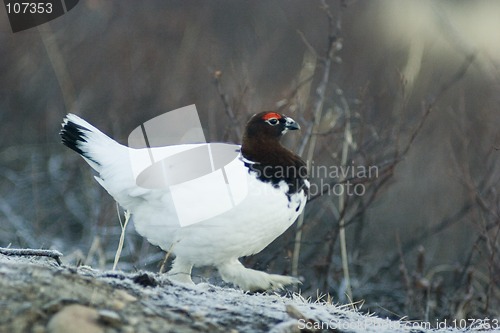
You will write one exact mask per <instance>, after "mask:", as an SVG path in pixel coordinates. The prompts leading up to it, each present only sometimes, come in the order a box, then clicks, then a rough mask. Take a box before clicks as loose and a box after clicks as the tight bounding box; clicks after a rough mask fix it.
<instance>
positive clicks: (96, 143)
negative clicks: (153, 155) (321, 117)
mask: <svg viewBox="0 0 500 333" xmlns="http://www.w3.org/2000/svg"><path fill="white" fill-rule="evenodd" d="M299 128H300V127H299V125H298V124H297V123H296V122H295V121H294V120H293V119H292V118H290V117H287V116H285V115H282V114H280V113H277V112H261V113H258V114H255V115H254V116H252V117H251V119H250V120H249V121H248V123H247V124H246V127H245V132H244V135H243V140H242V145H241V149H240V150H239V152H237V154H238V155H237V158H236V159H235V162H234V163H233V166H232V167H233V168H235V170H236V171H237V172H240V173H242V174H243V175H244V177H245V178H246V185H245V186H247V192H246V196H245V198H244V199H243V200H242V201H241V202H239V203H238V204H237V205H235V206H234V207H233V208H232V209H230V210H228V211H225V212H223V213H221V214H218V215H216V216H214V217H211V218H208V219H206V220H203V221H199V222H198V223H193V224H190V225H187V226H181V225H179V222H178V219H176V211H175V205H174V203H173V202H172V195H171V193H170V191H169V188H168V187H165V188H158V189H148V188H143V187H141V186H139V185H137V181H136V178H135V177H134V174H133V172H132V167H131V162H130V156H132V155H134V153H137V152H140V151H138V150H134V149H132V148H129V147H127V146H124V145H121V144H119V143H117V142H116V141H114V140H113V139H111V138H109V137H108V136H106V135H105V134H104V133H102V132H101V131H99V130H98V129H97V128H95V127H94V126H92V125H90V124H89V123H88V122H86V121H85V120H83V119H81V118H80V117H78V116H76V115H74V114H68V115H67V116H66V118H65V119H64V122H63V124H62V130H61V132H60V135H61V137H62V142H63V144H64V145H66V146H67V147H69V148H71V149H72V150H74V151H76V152H77V153H79V154H80V155H81V156H82V157H83V158H84V159H85V161H87V163H88V164H89V165H90V166H91V167H92V168H93V169H94V170H95V171H96V172H97V174H98V175H97V176H96V177H95V178H96V180H97V181H98V182H99V184H101V185H102V187H104V188H105V189H106V190H107V191H108V193H109V194H110V195H111V196H113V198H114V199H115V200H116V201H117V202H118V203H119V204H120V205H121V206H122V207H123V208H124V209H126V210H128V211H129V212H130V213H131V214H132V218H133V221H134V226H135V229H136V230H137V232H138V233H139V234H140V235H142V236H143V237H146V238H147V239H148V241H149V242H151V243H152V244H155V245H158V246H159V247H160V248H162V249H163V250H164V251H171V253H173V254H174V255H175V257H176V258H175V260H174V262H173V265H172V268H171V269H170V271H169V272H168V273H167V276H168V277H169V278H170V279H173V280H177V281H181V282H189V283H192V280H191V269H192V267H193V266H215V267H216V268H217V269H218V271H219V273H220V275H221V276H222V278H223V279H224V280H225V281H226V282H230V283H233V284H234V285H236V286H238V287H240V288H241V289H243V290H249V291H256V290H272V289H279V288H282V287H283V286H285V285H289V284H292V283H297V282H299V281H298V280H297V279H296V278H294V277H289V276H283V275H277V274H268V273H265V272H262V271H257V270H253V269H249V268H245V267H244V266H243V265H242V264H241V263H240V261H239V260H238V258H240V257H243V256H248V255H252V254H255V253H258V252H260V251H262V250H263V249H264V248H265V247H266V246H267V245H269V244H270V243H271V242H272V241H273V240H274V239H276V238H277V237H278V236H279V235H281V234H282V233H283V232H284V231H285V230H287V229H288V227H290V226H291V225H292V224H293V222H294V221H295V220H296V219H297V217H298V216H299V215H300V214H301V213H302V211H303V209H304V206H305V204H306V201H307V192H308V189H309V182H308V180H307V174H306V173H307V172H306V165H305V163H304V161H303V160H302V159H301V158H300V157H299V156H297V155H296V154H294V153H293V152H291V151H290V150H288V149H286V148H285V147H283V146H282V145H281V143H280V138H281V137H282V135H283V134H285V133H286V132H287V131H288V130H297V129H299ZM193 145H194V146H199V145H200V144H196V145H195V144H193ZM201 145H203V144H201ZM186 146H189V145H186ZM178 148H186V147H180V145H179V146H168V147H160V148H150V149H153V150H158V149H163V150H164V151H167V152H168V151H169V150H172V151H174V150H176V149H178ZM144 149H147V148H144ZM197 191H201V192H202V193H196V195H197V197H200V195H201V197H202V198H203V197H206V198H208V197H210V196H213V194H212V193H211V189H210V186H204V187H203V188H202V189H201V190H200V189H199V188H198V189H197ZM192 209H193V210H196V209H197V207H192Z"/></svg>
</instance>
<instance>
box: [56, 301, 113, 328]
mask: <svg viewBox="0 0 500 333" xmlns="http://www.w3.org/2000/svg"><path fill="white" fill-rule="evenodd" d="M98 318H99V315H98V313H97V311H96V310H95V309H93V308H89V307H87V306H83V305H79V304H73V305H68V306H65V307H64V308H63V309H62V310H61V311H59V312H58V313H56V314H55V315H54V316H53V317H52V318H51V319H50V321H49V323H48V325H47V331H48V332H49V333H67V332H72V333H104V329H103V328H102V327H100V326H99V324H98V322H97V319H98Z"/></svg>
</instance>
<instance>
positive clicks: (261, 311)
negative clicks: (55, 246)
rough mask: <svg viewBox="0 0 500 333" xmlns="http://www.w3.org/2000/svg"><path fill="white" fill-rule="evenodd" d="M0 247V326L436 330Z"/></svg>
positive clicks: (92, 332) (50, 329) (55, 332)
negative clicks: (0, 249) (99, 268)
mask: <svg viewBox="0 0 500 333" xmlns="http://www.w3.org/2000/svg"><path fill="white" fill-rule="evenodd" d="M0 253H2V254H0V332H13V333H14V332H36V333H45V332H47V333H62V332H73V333H79V332H82V333H83V332H85V333H101V332H162V333H163V332H176V333H179V332H181V333H182V332H276V333H277V332H430V331H433V332H437V331H436V330H429V329H426V328H425V327H422V326H420V324H418V323H410V322H402V321H390V320H385V319H382V318H377V317H375V316H368V315H365V314H362V313H360V312H358V311H354V310H353V309H352V307H349V306H336V305H331V304H325V303H320V302H316V303H314V302H313V303H311V302H309V301H306V300H304V299H303V298H301V297H300V296H299V295H296V294H295V295H290V296H288V297H283V296H280V295H277V294H248V293H244V292H242V291H239V290H235V289H231V288H221V287H217V286H213V285H209V284H201V285H196V286H186V285H180V284H176V283H172V282H171V281H169V280H167V279H165V278H162V277H161V276H160V275H158V274H154V273H151V272H134V273H124V272H120V271H97V270H94V269H92V268H90V267H85V266H82V267H72V266H65V265H61V264H60V261H59V260H58V257H59V254H58V253H57V252H47V253H45V255H44V256H29V255H27V253H19V252H17V253H16V252H13V253H9V252H8V251H7V252H6V251H3V252H0ZM21 254H22V255H21ZM484 328H485V327H483V329H481V328H480V327H477V328H476V329H477V330H484ZM443 331H444V330H443ZM447 332H449V330H447ZM496 332H500V330H497V331H496Z"/></svg>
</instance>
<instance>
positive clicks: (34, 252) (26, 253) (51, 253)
mask: <svg viewBox="0 0 500 333" xmlns="http://www.w3.org/2000/svg"><path fill="white" fill-rule="evenodd" d="M0 254H3V255H5V256H23V257H30V256H33V257H49V258H52V259H54V260H55V261H56V262H57V263H58V264H59V265H62V262H61V257H62V256H63V254H62V253H61V252H59V251H57V250H41V249H11V248H5V247H0Z"/></svg>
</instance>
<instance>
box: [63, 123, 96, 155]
mask: <svg viewBox="0 0 500 333" xmlns="http://www.w3.org/2000/svg"><path fill="white" fill-rule="evenodd" d="M86 132H89V129H88V128H85V127H83V126H81V125H78V124H75V123H74V122H72V121H70V120H67V119H66V121H65V122H64V123H63V126H62V129H61V131H60V132H59V135H60V136H61V141H62V143H63V144H64V145H65V146H66V147H68V148H70V149H72V150H74V151H76V152H77V153H78V154H80V155H82V156H84V157H86V158H90V157H89V156H87V155H86V152H84V151H83V150H82V149H81V148H80V147H81V144H82V143H83V142H87V135H86Z"/></svg>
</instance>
